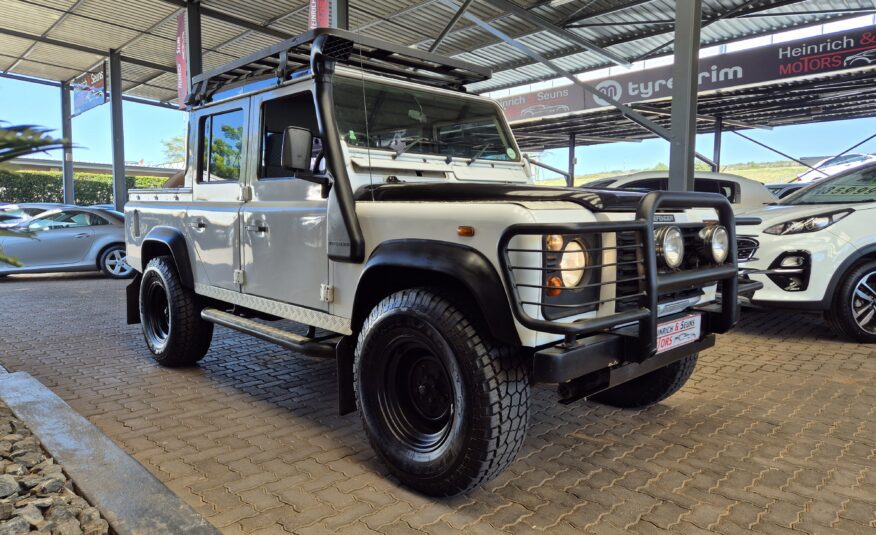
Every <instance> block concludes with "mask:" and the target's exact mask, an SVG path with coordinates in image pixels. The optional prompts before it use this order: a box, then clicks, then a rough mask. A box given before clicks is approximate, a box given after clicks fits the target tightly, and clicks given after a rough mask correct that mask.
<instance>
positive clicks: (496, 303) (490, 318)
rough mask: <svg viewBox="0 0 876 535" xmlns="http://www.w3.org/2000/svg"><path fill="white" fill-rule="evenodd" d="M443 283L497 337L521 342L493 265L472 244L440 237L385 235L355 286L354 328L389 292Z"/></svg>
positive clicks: (516, 342)
mask: <svg viewBox="0 0 876 535" xmlns="http://www.w3.org/2000/svg"><path fill="white" fill-rule="evenodd" d="M442 285H450V286H451V287H456V288H458V289H460V290H463V297H464V298H468V299H470V300H471V302H472V304H473V305H475V306H476V307H477V309H478V310H479V311H480V313H481V315H482V317H483V319H484V321H485V323H486V325H487V328H488V329H489V331H490V334H492V336H493V337H494V338H495V339H496V340H497V341H499V342H502V343H504V344H507V345H511V346H517V345H520V337H519V335H518V334H517V328H516V327H515V325H514V318H513V316H512V315H511V307H510V306H509V305H508V295H507V293H506V292H505V287H504V286H503V284H502V279H501V278H500V277H499V274H498V273H497V272H496V269H495V268H494V267H493V264H492V263H491V262H490V261H489V260H488V259H487V258H486V257H485V256H484V255H483V254H482V253H481V252H480V251H478V250H476V249H474V248H472V247H469V246H466V245H461V244H458V243H451V242H444V241H438V240H425V239H401V240H389V241H385V242H383V243H381V244H380V245H378V246H377V248H375V249H374V251H373V252H372V253H371V255H370V257H369V258H368V261H367V262H366V263H365V269H364V271H363V273H362V276H361V277H360V279H359V284H358V286H357V289H356V298H355V301H354V304H353V318H352V321H353V328H354V330H356V329H358V327H359V326H360V325H362V323H363V322H364V321H365V318H366V317H367V316H368V314H369V313H370V312H371V309H372V308H373V307H374V306H375V305H376V304H377V303H378V302H380V300H381V299H383V298H384V297H386V296H387V295H390V294H391V293H393V292H396V291H399V290H403V289H406V288H414V287H418V286H442Z"/></svg>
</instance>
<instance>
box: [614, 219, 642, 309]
mask: <svg viewBox="0 0 876 535" xmlns="http://www.w3.org/2000/svg"><path fill="white" fill-rule="evenodd" d="M616 235H617V244H618V251H617V260H618V266H617V272H616V273H617V274H616V279H615V280H617V281H618V282H617V285H616V286H615V293H616V295H617V296H618V297H619V298H620V299H618V301H617V303H616V304H615V311H616V312H625V311H627V310H634V309H636V308H638V307H639V303H638V302H637V301H636V300H634V299H630V298H629V297H632V296H636V295H639V294H640V292H641V291H642V286H643V281H644V272H643V270H642V267H641V264H640V263H639V261H640V260H641V256H642V248H641V247H635V245H636V244H637V243H638V233H637V232H618V233H617V234H616Z"/></svg>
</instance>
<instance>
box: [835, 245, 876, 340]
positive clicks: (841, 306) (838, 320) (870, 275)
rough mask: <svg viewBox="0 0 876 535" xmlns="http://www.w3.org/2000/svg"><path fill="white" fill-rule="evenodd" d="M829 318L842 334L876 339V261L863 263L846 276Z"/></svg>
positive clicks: (838, 290) (854, 338)
mask: <svg viewBox="0 0 876 535" xmlns="http://www.w3.org/2000/svg"><path fill="white" fill-rule="evenodd" d="M825 319H826V320H827V324H828V325H829V326H830V328H831V329H833V331H834V332H836V333H837V334H838V335H839V336H842V337H846V338H851V339H853V340H857V341H858V342H862V343H865V344H872V343H876V262H867V263H866V264H861V265H860V266H858V267H856V268H854V269H852V271H850V272H849V273H848V274H847V275H846V276H845V277H844V278H843V280H842V282H841V283H840V285H839V287H838V288H837V289H836V293H834V299H833V302H832V303H831V304H830V309H829V310H828V311H827V312H826V313H825Z"/></svg>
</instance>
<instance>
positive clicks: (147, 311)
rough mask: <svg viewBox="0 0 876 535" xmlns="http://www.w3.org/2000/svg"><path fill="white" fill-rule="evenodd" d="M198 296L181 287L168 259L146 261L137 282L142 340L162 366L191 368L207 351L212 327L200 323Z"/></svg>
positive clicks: (208, 324)
mask: <svg viewBox="0 0 876 535" xmlns="http://www.w3.org/2000/svg"><path fill="white" fill-rule="evenodd" d="M201 308H202V307H200V306H198V299H197V296H196V295H195V294H194V292H192V291H191V290H189V289H188V288H186V287H184V286H183V285H182V282H181V281H180V278H179V274H178V273H177V270H176V265H175V264H174V263H173V259H172V258H171V257H170V256H159V257H157V258H153V259H152V260H150V261H149V264H148V265H147V266H146V269H145V270H144V271H143V278H142V280H141V281H140V322H141V324H142V325H143V337H144V338H145V339H146V345H147V346H148V347H149V351H151V352H152V355H153V357H154V358H155V360H156V361H157V362H158V363H159V364H161V365H162V366H169V367H176V366H191V365H192V364H194V363H196V362H198V361H199V360H201V359H202V358H203V357H204V355H206V354H207V351H208V350H209V349H210V342H211V341H212V339H213V324H212V323H210V322H207V321H204V320H203V319H201Z"/></svg>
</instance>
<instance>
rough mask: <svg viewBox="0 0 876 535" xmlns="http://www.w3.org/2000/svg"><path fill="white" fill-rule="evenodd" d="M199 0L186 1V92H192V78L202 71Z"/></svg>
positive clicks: (202, 51) (202, 56)
mask: <svg viewBox="0 0 876 535" xmlns="http://www.w3.org/2000/svg"><path fill="white" fill-rule="evenodd" d="M201 10H202V8H201V2H200V1H199V0H189V1H188V2H187V3H186V42H185V47H186V51H185V54H186V80H185V83H186V86H185V87H186V94H190V93H191V92H192V79H193V78H194V77H195V76H198V75H199V74H201V73H203V72H204V49H203V47H202V46H201Z"/></svg>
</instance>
